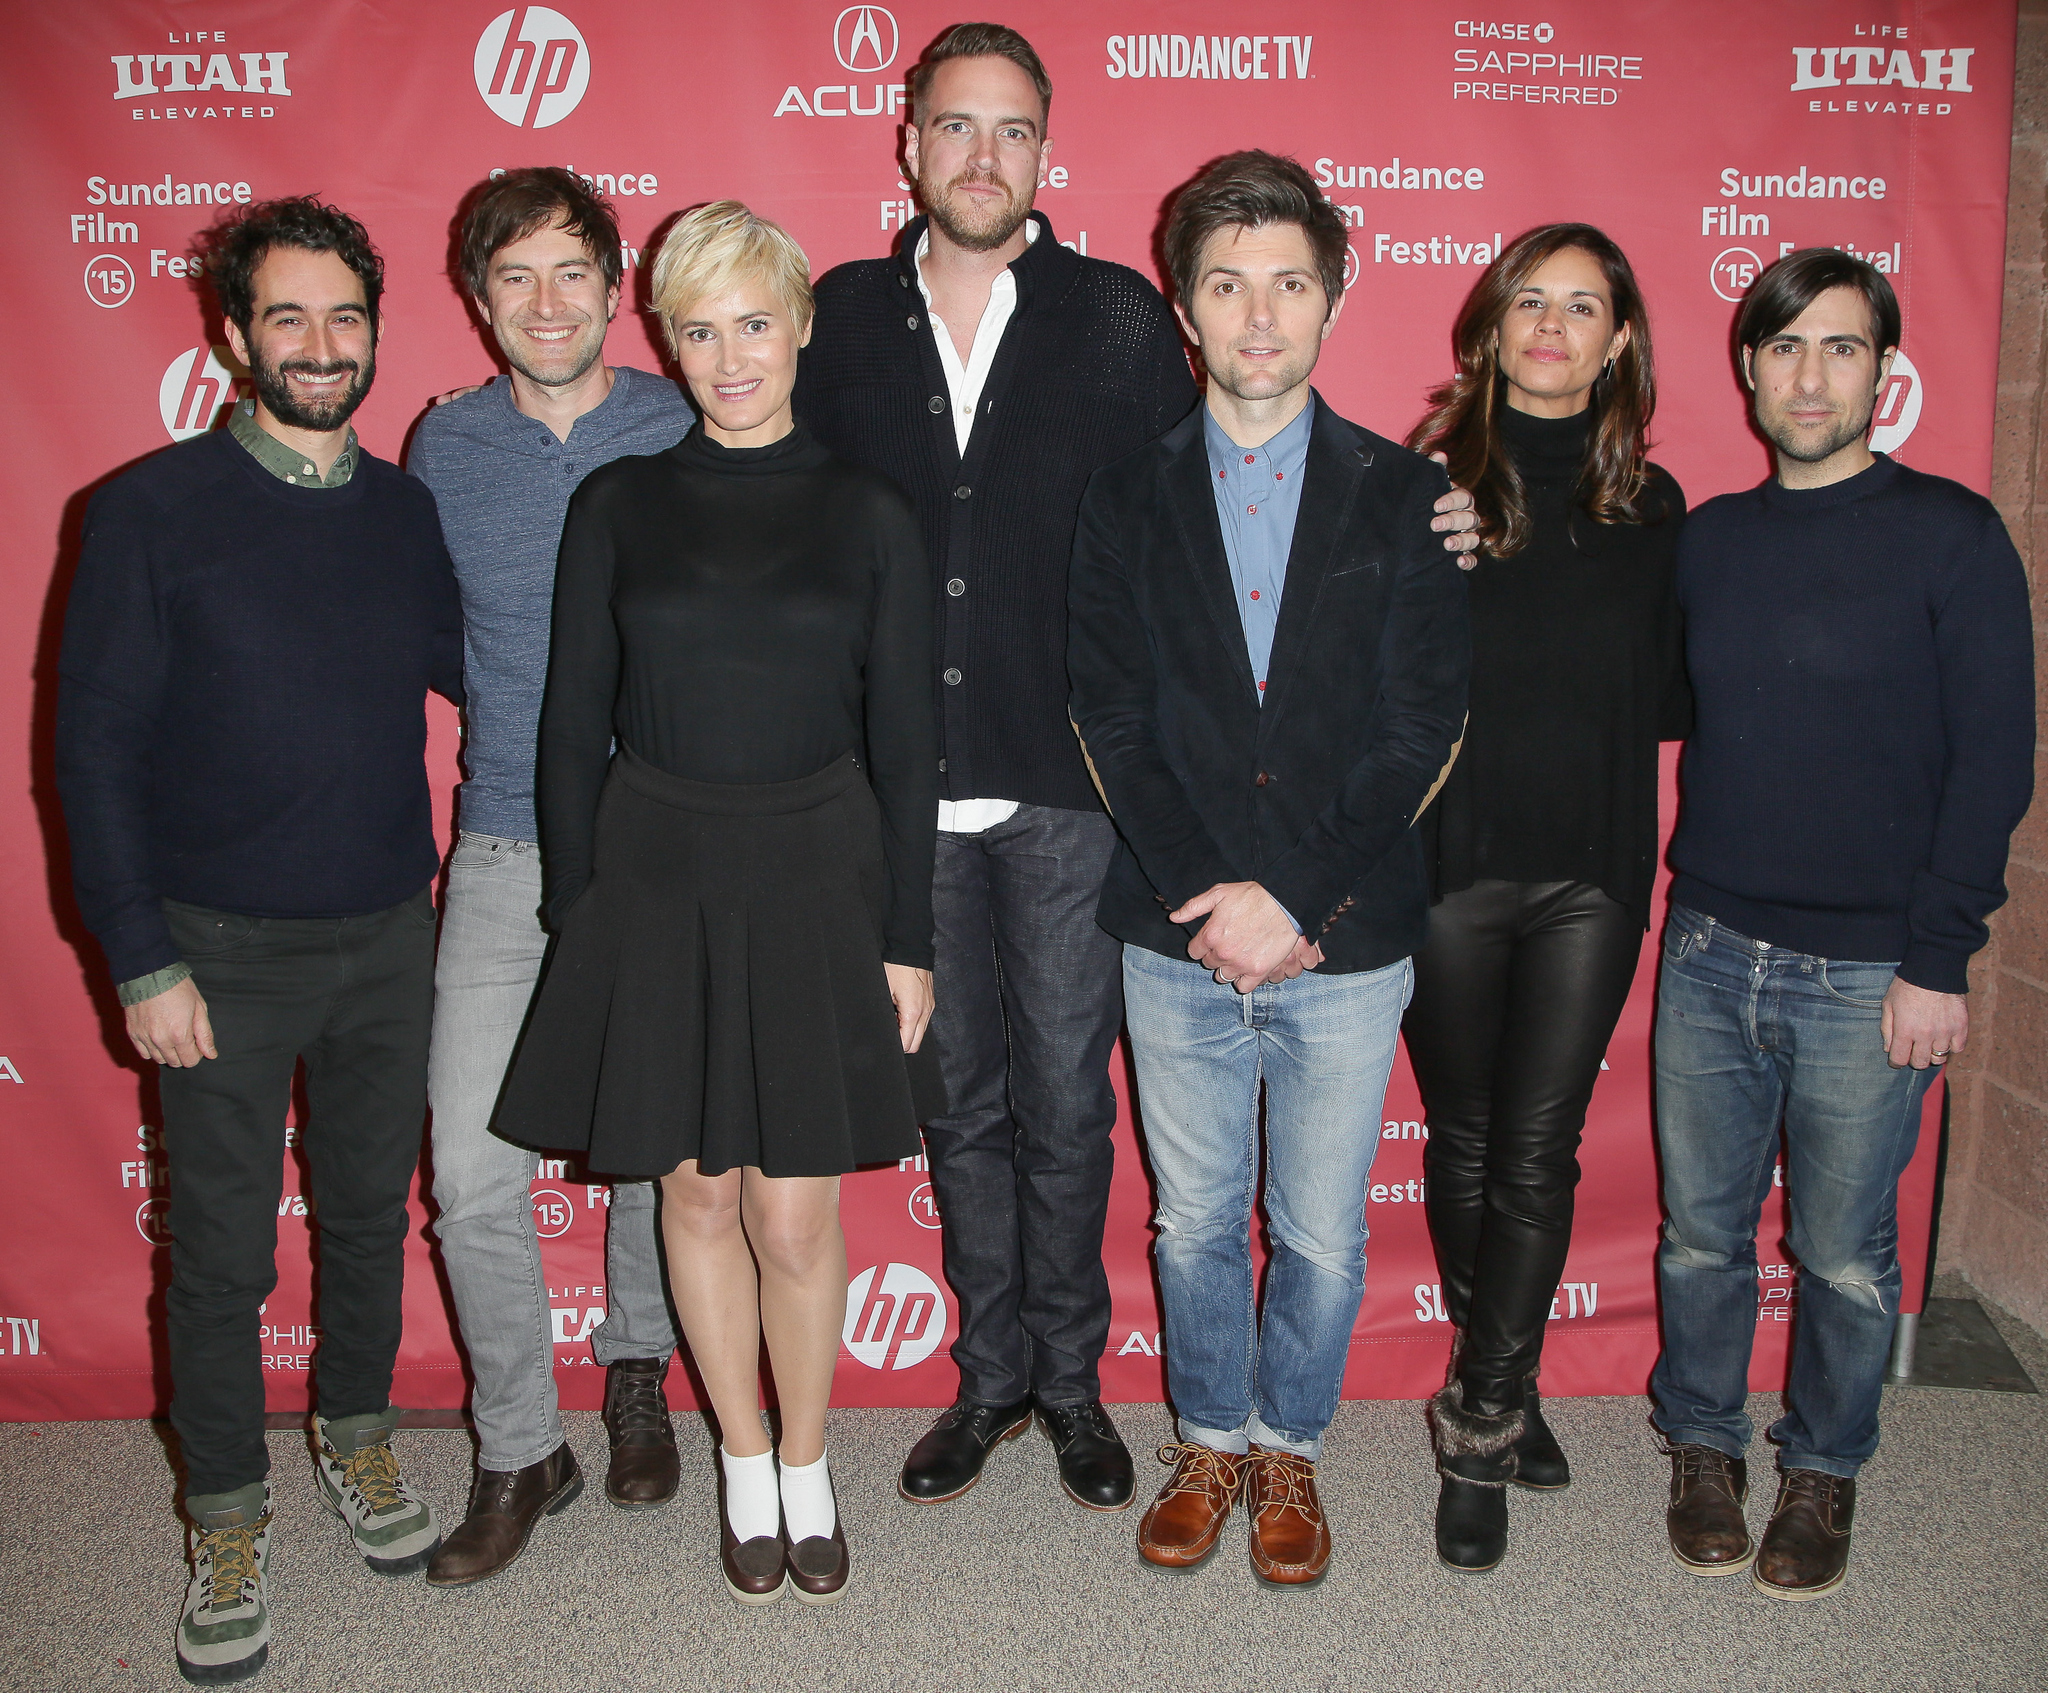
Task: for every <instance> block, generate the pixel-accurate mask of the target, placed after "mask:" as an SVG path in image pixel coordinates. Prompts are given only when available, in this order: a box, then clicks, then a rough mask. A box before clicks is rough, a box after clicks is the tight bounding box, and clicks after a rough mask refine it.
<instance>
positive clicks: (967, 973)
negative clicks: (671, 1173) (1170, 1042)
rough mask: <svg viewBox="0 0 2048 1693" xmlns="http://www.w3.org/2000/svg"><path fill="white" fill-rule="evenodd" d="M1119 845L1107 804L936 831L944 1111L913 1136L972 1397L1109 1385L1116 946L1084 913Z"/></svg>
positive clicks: (936, 1023) (1065, 1396) (957, 1349)
mask: <svg viewBox="0 0 2048 1693" xmlns="http://www.w3.org/2000/svg"><path fill="white" fill-rule="evenodd" d="M1115 845H1116V829H1115V826H1114V825H1113V824H1112V823H1111V822H1110V820H1109V819H1108V818H1107V817H1106V816H1104V815H1103V814H1102V813H1101V812H1088V811H1068V810H1064V809H1056V808H1053V807H1050V806H1034V805H1024V806H1019V807H1018V808H1017V811H1016V814H1015V815H1014V816H1012V817H1011V818H1009V819H1008V820H1007V821H1006V822H1002V823H998V824H997V825H996V826H995V827H994V828H992V829H987V830H984V831H983V832H982V833H980V834H977V835H955V834H945V833H942V834H941V835H940V836H939V854H938V865H937V872H936V876H935V878H934V882H933V900H932V904H933V912H934V915H935V917H936V920H937V926H938V968H937V970H936V972H935V973H934V976H935V979H934V983H933V987H934V991H935V993H936V994H937V998H938V1008H937V1010H936V1011H935V1012H934V1014H933V1021H932V1032H933V1034H934V1036H935V1037H936V1038H937V1040H938V1047H939V1058H940V1063H941V1065H942V1066H943V1068H944V1071H945V1078H946V1094H947V1099H948V1102H949V1104H950V1105H951V1107H952V1109H951V1111H950V1112H949V1113H948V1114H947V1115H946V1116H944V1117H939V1118H935V1119H934V1120H933V1121H931V1122H929V1123H927V1124H926V1125H925V1131H924V1135H925V1147H926V1150H927V1152H928V1153H929V1155H930V1159H931V1176H932V1192H933V1194H934V1196H935V1197H936V1198H937V1199H938V1202H939V1220H940V1226H941V1228H942V1229H943V1230H944V1235H943V1245H944V1251H945V1262H946V1280H947V1281H948V1282H950V1283H951V1284H952V1288H953V1292H954V1294H955V1296H956V1297H957V1298H958V1299H959V1301H960V1337H959V1339H957V1340H956V1341H954V1343H953V1361H954V1362H955V1363H956V1364H958V1365H959V1367H960V1393H961V1396H962V1397H963V1398H965V1399H969V1400H972V1401H974V1402H976V1403H978V1404H984V1405H1008V1404H1012V1403H1014V1402H1015V1401H1017V1400H1019V1399H1022V1398H1024V1397H1025V1396H1026V1395H1027V1394H1036V1395H1037V1396H1038V1398H1039V1399H1040V1400H1041V1401H1042V1402H1043V1403H1045V1404H1048V1405H1075V1404H1080V1403H1081V1402H1083V1401H1085V1400H1089V1399H1096V1398H1100V1397H1101V1393H1102V1388H1101V1384H1100V1381H1099V1379H1098V1376H1097V1365H1098V1364H1099V1362H1100V1360H1101V1358H1102V1349H1103V1346H1104V1344H1105V1343H1106V1342H1107V1340H1108V1338H1109V1278H1108V1276H1107V1275H1106V1274H1105V1273H1104V1271H1103V1268H1102V1227H1103V1221H1104V1219H1105V1217H1106V1216H1107V1215H1108V1211H1109V1176H1110V1166H1111V1160H1112V1156H1113V1154H1112V1152H1111V1148H1110V1139H1109V1136H1110V1130H1111V1129H1112V1128H1114V1127H1115V1125H1116V1093H1115V1091H1114V1089H1112V1087H1111V1086H1110V1081H1109V1056H1110V1051H1111V1049H1112V1048H1113V1047H1114V1045H1115V1043H1116V1033H1117V1027H1118V1025H1119V1024H1120V1023H1121V1022H1122V1020H1123V948H1122V947H1121V946H1119V945H1118V944H1117V943H1116V942H1115V941H1114V940H1112V939H1111V938H1110V937H1109V936H1108V935H1106V934H1104V933H1103V932H1102V930H1101V929H1099V928H1097V927H1096V924H1095V905H1096V901H1097V899H1098V898H1099V897H1100V896H1101V893H1102V878H1103V875H1104V873H1105V872H1106V871H1107V870H1108V868H1109V858H1110V853H1111V851H1112V850H1113V848H1114V847H1115Z"/></svg>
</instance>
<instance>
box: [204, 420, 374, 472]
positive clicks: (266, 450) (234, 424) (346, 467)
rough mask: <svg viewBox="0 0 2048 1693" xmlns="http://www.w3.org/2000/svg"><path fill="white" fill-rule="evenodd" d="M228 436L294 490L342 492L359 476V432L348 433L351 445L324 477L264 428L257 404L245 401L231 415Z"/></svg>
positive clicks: (300, 454)
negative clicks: (232, 437) (351, 480)
mask: <svg viewBox="0 0 2048 1693" xmlns="http://www.w3.org/2000/svg"><path fill="white" fill-rule="evenodd" d="M228 433H229V434H230V435H232V436H234V438H235V439H236V440H237V441H239V442H241V444H242V445H243V446H244V447H246V448H247V449H248V451H249V456H250V457H251V458H253V459H255V461H256V462H257V463H258V464H260V465H261V466H263V468H264V469H265V470H267V471H269V472H270V474H271V475H272V476H275V477H276V478H277V479H278V481H280V482H289V483H290V484H291V485H292V486H293V487H294V488H340V487H343V486H345V485H346V484H347V482H348V479H349V478H350V477H352V476H353V475H355V473H356V460H357V459H358V458H359V457H360V456H361V455H360V453H359V452H358V451H357V446H356V432H355V430H354V428H353V427H351V428H350V430H349V432H348V441H347V444H346V445H344V446H343V447H342V449H341V455H340V457H338V458H337V459H335V461H334V463H333V464H332V465H331V466H330V467H329V468H328V471H327V474H326V475H325V476H324V477H323V476H322V475H321V474H320V472H319V471H318V470H317V469H315V468H314V465H313V461H312V460H311V459H309V458H307V457H306V456H305V455H304V454H303V453H300V452H298V451H297V450H296V449H294V448H291V447H288V446H286V445H285V444H284V443H283V442H282V441H280V440H279V439H278V438H277V437H276V436H275V435H273V434H271V433H270V431H269V430H267V429H265V428H264V427H263V425H262V424H260V423H258V422H257V421H256V402H255V401H254V400H244V401H242V402H241V404H239V405H238V406H236V407H235V409H234V410H233V411H231V412H230V413H229V414H228Z"/></svg>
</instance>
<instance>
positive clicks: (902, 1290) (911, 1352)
mask: <svg viewBox="0 0 2048 1693" xmlns="http://www.w3.org/2000/svg"><path fill="white" fill-rule="evenodd" d="M945 1333H946V1296H945V1295H944V1294H943V1293H941V1292H940V1291H939V1284H938V1283H937V1282H935V1281H933V1280H932V1278H931V1277H930V1276H928V1275H926V1274H925V1273H924V1271H922V1270H920V1269H918V1268H917V1267H916V1266H915V1265H912V1264H877V1265H872V1266H870V1267H869V1268H868V1269H865V1270H863V1271H861V1273H860V1274H859V1275H857V1276H855V1277H854V1278H853V1280H852V1281H851V1282H850V1283H848V1284H847V1288H846V1326H845V1327H844V1328H843V1329H842V1330H841V1331H840V1338H841V1339H842V1340H844V1341H845V1342H846V1350H847V1351H848V1352H850V1353H852V1354H853V1356H854V1358H855V1359H856V1360H857V1361H858V1362H860V1363H863V1364H865V1365H867V1367H868V1368H869V1369H871V1370H907V1369H909V1368H910V1367H911V1366H912V1365H913V1364H922V1363H923V1362H924V1361H925V1360H926V1359H927V1358H929V1357H930V1356H931V1355H932V1354H933V1353H934V1352H936V1351H937V1350H938V1346H939V1342H940V1340H941V1339H943V1338H944V1336H945Z"/></svg>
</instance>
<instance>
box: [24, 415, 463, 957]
mask: <svg viewBox="0 0 2048 1693" xmlns="http://www.w3.org/2000/svg"><path fill="white" fill-rule="evenodd" d="M59 670H60V676H61V687H60V691H59V696H58V709H57V785H58V789H59V791H60V793H61V794H62V796H63V801H64V818H65V822H66V824H67V826H68V828H69V831H70V836H71V863H72V880H73V886H74V887H75V888H76V890H77V894H78V903H79V907H80V909H81V911H82V912H83V914H84V916H85V921H86V925H87V927H88V928H90V929H91V930H92V932H93V934H94V935H95V936H96V937H97V938H98V940H99V942H100V945H101V946H102V948H104V950H105V952H106V955H107V962H108V964H109V965H110V966H111V967H112V969H113V973H114V980H115V981H117V982H122V981H128V980H131V979H133V978H134V977H137V976H144V975H148V974H150V973H151V972H153V971H156V970H161V969H163V968H164V967H165V966H167V965H170V964H174V963H176V962H177V960H178V951H177V948H176V947H175V946H174V945H173V944H172V942H171V937H170V931H169V929H168V928H167V927H166V925H165V923H164V917H163V909H162V904H161V902H162V901H163V900H164V899H166V898H168V899H175V900H181V901H184V902H186V903H189V904H192V905H201V906H208V907H211V908H213V909H216V910H225V911H237V912H243V913H246V914H248V915H250V916H257V917H349V916H362V915H366V914H368V913H370V912H373V911H383V910H386V909H388V908H389V907H391V906H393V905H397V904H399V903H400V902H402V901H404V900H406V899H409V898H410V897H411V896H412V895H414V894H416V893H418V892H419V891H420V889H421V888H423V887H425V886H426V885H427V884H428V883H429V882H430V881H431V880H432V879H433V876H434V871H435V868H436V866H437V864H438V863H439V853H438V851H437V849H436V847H435V844H434V833H433V818H432V812H431V809H430V806H429V803H428V794H427V778H426V766H425V762H424V755H425V751H426V712H425V703H426V695H427V691H428V690H429V689H430V688H431V689H433V690H434V691H435V692H437V693H441V694H444V695H446V696H447V697H448V698H449V699H451V700H455V701H457V702H458V703H459V702H460V700H461V698H462V613H461V606H460V602H459V600H458V598H457V595H456V588H455V575H454V571H453V569H452V568H451V567H450V565H449V562H448V553H447V549H446V548H445V547H444V546H443V545H442V543H441V525H440V520H439V519H438V518H437V517H436V515H435V511H434V497H433V495H432V494H430V493H429V492H428V491H427V490H426V488H425V487H424V486H423V485H422V484H421V483H419V482H418V481H416V480H414V479H413V478H412V477H409V476H407V475H406V474H405V473H404V472H403V471H401V470H400V469H398V467H397V466H396V465H393V464H389V463H387V462H385V461H384V460H382V459H377V458H373V457H371V456H370V454H368V453H364V454H363V455H362V459H361V462H360V464H359V465H358V466H357V468H356V472H355V475H354V476H352V477H351V478H350V479H349V481H348V482H347V483H346V484H344V485H343V486H342V487H339V488H294V487H291V486H290V485H288V484H286V483H284V482H282V481H280V480H278V478H276V477H274V476H272V475H271V474H270V473H269V472H268V471H267V470H265V469H264V468H263V467H262V466H261V465H259V464H258V463H257V462H256V460H255V459H254V458H252V457H251V456H250V454H249V453H248V451H247V450H246V449H245V448H244V447H243V446H242V445H241V444H240V443H239V442H237V441H236V440H235V439H234V438H233V437H232V436H231V435H229V434H228V433H227V432H226V431H225V430H215V431H213V432H212V433H210V434H206V435H201V436H198V437H195V438H194V439H192V440H190V441H187V442H184V443H182V444H181V445H179V446H175V447H172V448H170V449H168V450H167V451H165V452H161V453H158V454H156V455H155V456H153V457H151V458H148V459H145V460H144V461H143V462H142V463H141V464H139V465H137V466H136V467H135V468H134V469H133V470H130V471H128V472H126V473H125V474H124V475H121V476H119V477H116V478H115V479H114V480H113V481H112V482H110V483H108V484H107V485H106V487H104V488H102V489H101V490H100V491H99V492H98V493H97V494H95V495H94V496H93V500H92V504H91V506H90V507H89V508H88V510H87V512H86V520H85V546H84V550H83V552H82V554H81V556H80V559H79V565H78V577H77V580H76V581H75V582H74V583H73V584H72V589H71V599H70V604H69V606H68V608H67V610H66V614H65V620H64V646H63V654H62V658H61V660H60V662H59Z"/></svg>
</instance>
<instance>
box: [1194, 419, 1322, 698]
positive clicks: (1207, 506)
mask: <svg viewBox="0 0 2048 1693" xmlns="http://www.w3.org/2000/svg"><path fill="white" fill-rule="evenodd" d="M1205 415H1206V414H1205V413H1204V410H1203V408H1202V407H1200V406H1197V407H1196V408H1195V410H1194V412H1193V414H1192V416H1191V417H1190V418H1189V419H1188V420H1187V421H1186V422H1184V423H1182V424H1181V425H1179V426H1178V428H1177V429H1176V430H1175V431H1174V433H1179V432H1180V430H1185V431H1186V433H1187V439H1186V440H1184V441H1182V442H1181V443H1180V445H1179V447H1178V450H1177V451H1176V452H1175V453H1174V454H1173V456H1172V457H1170V458H1169V459H1168V460H1167V462H1166V465H1165V467H1164V469H1163V470H1162V472H1161V480H1162V481H1163V482H1164V483H1165V487H1164V489H1163V490H1162V492H1163V494H1164V504H1165V506H1166V508H1167V510H1168V511H1170V512H1172V513H1173V521H1174V527H1175V529H1176V530H1177V531H1178V533H1179V536H1180V543H1181V554H1182V556H1183V557H1184V558H1185V559H1186V560H1187V561H1188V568H1189V574H1190V575H1191V576H1192V577H1193V578H1194V588H1195V592H1196V594H1197V595H1198V597H1199V598H1200V599H1201V601H1202V604H1203V605H1204V606H1205V607H1206V608H1207V610H1208V613H1209V621H1210V623H1211V624H1213V625H1214V627H1215V630H1216V638H1217V639H1218V640H1219V641H1221V642H1222V644H1223V650H1224V652H1225V653H1226V654H1227V655H1228V656H1229V663H1230V673H1231V675H1232V676H1233V677H1235V678H1236V680H1237V684H1238V687H1239V689H1240V690H1241V692H1240V696H1239V697H1240V698H1242V699H1244V700H1247V701H1249V702H1250V703H1251V704H1252V705H1254V706H1256V705H1257V704H1258V699H1259V688H1258V684H1257V683H1256V682H1255V681H1254V680H1253V679H1252V661H1251V654H1250V653H1248V652H1247V651H1246V650H1245V644H1244V620H1243V619H1242V618H1241V617H1239V616H1238V614H1237V594H1236V590H1234V589H1233V588H1232V587H1231V585H1230V560H1229V558H1228V557H1227V556H1226V555H1225V554H1224V551H1223V526H1222V525H1221V524H1220V523H1218V522H1217V520H1216V493H1215V490H1214V489H1212V488H1211V487H1210V486H1209V454H1208V452H1207V450H1206V448H1205V447H1204V445H1203V430H1202V420H1203V417H1204V416H1205ZM1190 425H1192V427H1190ZM1313 485H1314V479H1313V478H1310V486H1313ZM1285 603H1286V602H1285V601H1284V600H1283V601H1282V608H1283V610H1284V609H1285Z"/></svg>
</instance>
